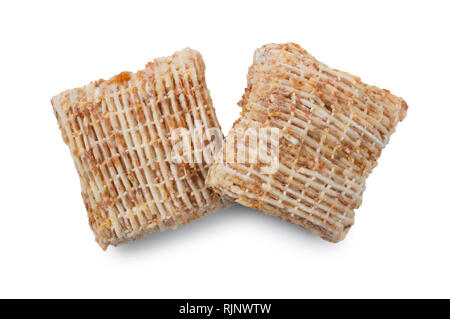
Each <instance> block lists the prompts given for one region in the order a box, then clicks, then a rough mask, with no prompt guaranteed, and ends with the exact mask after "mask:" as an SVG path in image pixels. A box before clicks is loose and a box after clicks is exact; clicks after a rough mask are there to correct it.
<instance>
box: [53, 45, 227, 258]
mask: <svg viewBox="0 0 450 319" xmlns="http://www.w3.org/2000/svg"><path fill="white" fill-rule="evenodd" d="M204 70H205V66H204V63H203V60H202V57H201V55H200V54H199V53H198V52H196V51H194V50H191V49H184V50H182V51H179V52H176V53H175V54H173V55H172V56H171V57H168V58H159V59H155V60H154V61H153V62H151V63H149V64H147V66H146V67H145V69H144V70H142V71H139V72H137V73H130V72H123V73H120V74H119V75H117V76H115V77H113V78H111V79H110V80H107V81H104V80H99V81H96V82H91V83H90V84H89V85H87V86H85V87H82V88H77V89H72V90H67V91H65V92H63V93H61V94H60V95H58V96H55V97H54V98H53V99H52V105H53V109H54V113H55V115H56V118H57V120H58V123H59V127H60V129H61V133H62V136H63V139H64V142H65V143H66V144H67V145H68V146H69V148H70V151H71V154H72V157H73V159H74V162H75V166H76V169H77V171H78V174H79V176H80V181H81V189H82V191H81V193H82V197H83V200H84V203H85V206H86V209H87V212H88V217H89V224H90V226H91V228H92V230H93V232H94V234H95V237H96V241H97V242H98V244H99V245H100V246H101V247H102V248H104V249H105V248H106V247H107V246H108V245H110V244H112V245H118V244H120V243H123V242H126V241H128V240H132V239H136V238H140V237H142V236H144V235H145V234H148V233H151V232H154V231H161V230H165V229H166V228H167V227H171V228H175V227H177V226H178V225H181V224H185V223H187V222H189V221H191V220H193V219H196V218H198V217H201V216H203V215H205V214H206V213H209V212H212V211H215V210H217V209H219V208H221V207H223V206H224V205H226V201H224V200H222V199H221V197H220V196H219V195H218V194H216V193H214V192H212V191H211V190H209V189H207V188H206V187H205V178H206V176H207V172H208V164H207V163H205V162H200V163H179V164H177V163H176V162H175V163H174V161H173V160H172V159H171V158H170V156H169V155H170V154H171V153H170V152H171V150H172V147H173V145H172V140H171V138H170V137H171V134H172V131H173V130H175V129H177V128H186V129H192V128H193V127H194V125H197V126H198V123H200V125H201V127H200V129H208V128H219V129H220V126H219V123H218V122H217V119H216V115H215V110H214V108H213V105H212V101H211V98H210V95H209V91H208V89H207V86H206V82H205V76H204ZM196 123H197V124H196ZM205 138H207V137H206V136H205Z"/></svg>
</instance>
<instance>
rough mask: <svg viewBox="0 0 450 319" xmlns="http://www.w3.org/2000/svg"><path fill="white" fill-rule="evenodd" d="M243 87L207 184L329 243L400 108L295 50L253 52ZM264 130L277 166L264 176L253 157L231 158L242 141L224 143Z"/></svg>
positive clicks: (347, 223)
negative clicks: (275, 137)
mask: <svg viewBox="0 0 450 319" xmlns="http://www.w3.org/2000/svg"><path fill="white" fill-rule="evenodd" d="M247 82H248V85H247V89H246V90H245V93H244V95H243V98H242V100H241V101H240V102H239V105H240V106H241V107H242V113H241V118H239V119H238V120H237V121H236V122H235V124H234V126H233V128H232V130H231V131H230V133H229V135H228V137H227V141H226V145H225V147H224V149H223V152H221V153H220V154H219V155H218V156H217V158H216V162H215V163H214V164H213V166H212V167H211V169H210V171H209V175H208V179H207V185H208V186H211V187H212V188H214V189H215V190H216V191H218V192H219V193H221V194H225V195H228V196H230V197H232V198H234V199H235V200H236V201H237V202H239V203H241V204H242V205H245V206H249V207H253V208H256V209H259V210H261V211H263V212H265V213H268V214H271V215H275V216H277V217H279V218H280V219H282V220H288V221H290V222H292V223H294V224H299V225H301V226H303V227H305V228H307V229H308V230H310V231H311V232H313V233H315V234H317V235H319V236H321V237H322V238H324V239H326V240H329V241H332V242H338V241H340V240H342V239H343V238H344V237H345V235H346V234H347V232H348V230H349V228H350V227H351V226H352V225H353V222H354V210H355V209H357V208H358V207H359V206H360V205H361V202H362V195H363V192H364V189H365V181H366V178H367V177H368V175H369V174H370V172H371V171H372V169H373V168H374V167H375V166H376V165H377V159H378V158H379V156H380V154H381V151H382V149H383V148H384V147H385V146H386V144H387V143H388V141H389V137H390V136H391V134H392V133H393V132H394V130H395V127H396V125H397V123H398V122H399V121H401V120H403V119H404V117H405V116H406V111H407V108H408V106H407V104H406V103H405V101H404V100H403V99H402V98H399V97H397V96H395V95H392V94H391V93H390V92H389V91H387V90H384V89H379V88H377V87H374V86H369V85H367V84H365V83H363V82H362V81H361V79H360V78H358V77H356V76H353V75H351V74H348V73H346V72H342V71H338V70H335V69H332V68H330V67H328V66H327V65H325V64H324V63H322V62H320V61H318V60H316V59H315V58H314V57H313V56H311V55H310V54H309V53H308V52H307V51H305V50H304V49H303V48H301V47H300V46H299V45H297V44H294V43H287V44H267V45H264V46H263V47H261V48H260V49H257V50H256V52H255V54H254V60H253V64H252V66H251V67H250V68H249V72H248V76H247ZM261 128H277V129H278V130H279V142H278V167H277V169H276V171H274V172H270V173H267V172H266V171H265V169H266V166H267V165H266V164H267V163H263V162H262V161H259V160H258V161H256V162H254V163H249V162H245V161H244V162H238V161H230V160H229V158H230V157H229V155H230V153H237V152H238V150H239V149H242V148H245V147H246V146H247V147H248V141H246V140H245V139H235V140H233V141H232V142H230V138H231V137H232V136H235V135H236V132H237V131H246V130H249V129H252V130H259V131H260V130H261ZM224 154H226V155H224ZM231 158H234V157H233V156H231Z"/></svg>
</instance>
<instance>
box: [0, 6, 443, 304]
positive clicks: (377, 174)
mask: <svg viewBox="0 0 450 319" xmlns="http://www.w3.org/2000/svg"><path fill="white" fill-rule="evenodd" d="M449 13H450V6H449V2H448V1H435V2H434V1H423V2H421V3H420V2H413V1H380V0H378V1H371V2H369V1H351V2H350V1H349V2H347V1H329V2H322V1H307V2H303V3H302V2H300V1H280V0H274V1H271V2H266V1H257V2H250V1H243V0H241V1H223V2H215V1H205V2H196V1H179V2H171V1H154V2H151V1H142V2H133V1H104V2H103V1H102V2H101V1H86V2H85V1H80V0H77V1H70V2H69V1H54V2H49V1H29V2H22V1H14V2H13V1H9V2H2V3H1V4H0V32H1V38H0V57H1V58H0V87H1V92H0V97H1V111H0V112H1V113H0V139H1V148H0V152H1V156H0V164H1V166H0V167H1V169H2V171H1V175H0V187H1V189H0V194H1V195H0V196H1V204H2V205H1V208H0V227H1V229H0V297H149V298H167V297H179V298H185V297H188V298H196V297H199V298H208V297H210V298H215V297H224V298H227V297H238V298H239V297H267V298H272V297H274V298H275V297H286V298H291V297H307V298H309V297H388V298H389V297H450V291H449V289H450V288H449V287H450V271H449V269H450V249H449V248H450V247H449V235H450V231H449V229H450V228H449V226H450V214H449V213H450V208H449V203H450V202H449V198H450V194H449V177H450V174H449V148H448V147H449V141H450V139H449V137H450V134H449V132H450V126H449V121H450V95H449V91H450V87H449V86H450V81H449V74H450V62H449V56H450V44H449V43H450V41H449V31H450V22H449V21H450V19H449ZM288 41H292V42H296V43H298V44H300V45H301V46H303V47H304V48H305V49H306V50H308V51H309V52H310V53H311V54H313V55H314V56H315V57H317V58H318V59H319V60H321V61H323V62H325V63H327V64H328V65H330V66H332V67H335V68H338V69H341V70H345V71H348V72H351V73H354V74H356V75H358V76H360V77H361V78H362V79H363V81H365V82H367V83H370V84H373V85H377V86H381V87H383V88H387V89H389V90H391V92H393V93H394V94H397V95H399V96H402V97H404V98H405V99H406V101H407V102H408V104H409V107H410V108H409V111H408V115H407V117H406V119H405V120H404V121H403V122H402V123H400V124H399V126H398V127H397V132H396V133H395V134H394V135H393V136H392V139H391V142H390V144H389V145H388V146H387V148H386V149H385V151H384V152H383V154H382V156H381V159H380V161H379V165H378V167H377V168H376V169H375V171H374V172H373V174H372V175H371V176H370V177H369V179H368V182H367V190H366V192H365V194H364V201H363V205H362V206H361V208H360V209H358V210H357V211H356V222H355V225H354V226H353V228H352V229H351V230H350V232H349V234H348V236H347V238H346V239H345V240H344V241H342V242H340V243H338V244H332V243H328V242H326V241H323V240H321V239H320V238H317V237H315V236H313V235H311V234H310V233H309V232H307V231H305V230H303V229H301V228H300V227H298V226H295V225H291V224H289V223H287V222H281V221H279V220H278V219H277V218H275V217H271V216H267V215H264V214H262V213H259V212H257V211H253V210H250V209H247V208H244V207H241V206H237V207H234V208H232V209H228V210H225V211H222V212H219V213H217V214H213V215H209V216H206V217H204V218H202V219H200V220H198V221H195V222H193V223H191V224H188V225H186V226H182V227H180V228H179V229H178V230H176V231H173V230H169V231H166V232H164V233H157V234H153V235H150V236H148V237H146V238H145V239H144V240H140V241H136V242H133V243H131V244H127V245H123V246H120V247H117V248H115V247H110V248H109V249H108V251H106V252H103V251H102V250H101V249H100V248H99V247H98V246H97V244H96V243H95V241H94V236H93V234H92V233H91V230H90V228H89V226H88V221H87V217H86V212H85V209H84V206H83V203H82V199H81V196H80V187H79V180H78V176H77V174H76V171H75V168H74V165H73V162H72V159H71V157H70V153H69V150H68V148H67V146H65V145H64V143H63V142H62V138H61V135H60V132H59V131H58V128H57V124H56V119H55V118H54V115H53V113H52V108H51V105H50V98H51V97H52V96H53V95H56V94H58V93H60V92H61V91H62V90H65V89H68V88H72V87H77V86H81V85H84V84H86V83H88V82H89V81H91V80H95V79H98V78H108V77H110V76H112V75H114V74H116V73H118V72H120V71H123V70H130V71H136V70H138V69H141V68H143V67H144V66H145V64H146V63H147V62H148V61H150V60H152V59H153V58H155V57H159V56H166V55H170V54H171V53H172V52H173V51H176V50H179V49H182V48H184V47H186V46H189V47H191V48H194V49H196V50H198V51H200V52H201V53H202V55H203V58H204V60H205V63H206V67H207V71H206V72H207V73H206V76H207V83H208V86H209V89H210V90H211V95H212V98H213V101H214V104H215V107H216V110H217V114H218V118H219V121H220V123H221V125H222V128H223V130H224V132H227V131H228V130H229V128H230V127H231V125H232V123H233V122H234V121H235V120H236V119H237V117H238V116H239V112H240V110H239V108H238V106H237V105H236V102H237V101H238V100H239V99H240V97H241V95H242V94H243V92H244V88H245V86H246V78H245V77H246V73H247V68H248V67H249V66H250V64H251V62H252V56H253V51H254V50H255V49H256V48H258V47H260V46H261V45H263V44H265V43H269V42H278V43H281V42H288Z"/></svg>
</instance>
